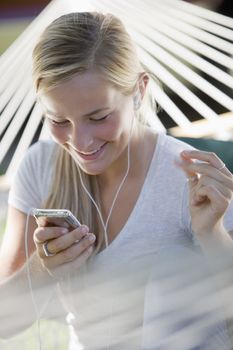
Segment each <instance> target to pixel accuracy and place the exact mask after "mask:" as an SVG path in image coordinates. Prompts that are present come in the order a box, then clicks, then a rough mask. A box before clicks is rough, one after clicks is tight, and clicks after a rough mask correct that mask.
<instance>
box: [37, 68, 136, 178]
mask: <svg viewBox="0 0 233 350" xmlns="http://www.w3.org/2000/svg"><path fill="white" fill-rule="evenodd" d="M40 101H41V103H42V106H43V109H44V113H45V117H46V120H47V122H48V125H49V128H50V131H51V134H52V136H53V138H54V140H55V141H56V142H57V143H59V144H60V145H63V146H64V147H65V148H66V149H68V150H69V152H70V153H71V155H72V157H73V158H74V159H75V161H76V162H78V164H79V166H80V167H81V168H82V170H83V171H84V172H86V173H87V174H90V175H99V174H103V173H104V172H105V171H107V170H108V169H110V168H111V169H115V170H116V171H118V170H119V169H121V166H122V162H124V160H125V155H126V149H127V145H128V142H129V137H130V131H131V127H132V120H133V118H134V109H133V99H132V95H130V96H125V95H123V94H122V93H121V92H120V91H119V90H117V89H115V88H114V87H113V86H112V85H111V84H109V83H108V82H107V81H106V80H105V79H103V77H102V76H101V75H100V74H98V73H93V72H86V73H83V74H79V75H76V76H74V77H73V78H72V79H70V80H68V81H67V82H64V83H61V84H60V85H59V86H58V87H55V88H53V89H52V90H50V91H49V92H46V93H44V94H43V93H42V94H41V95H40ZM124 164H125V163H124Z"/></svg>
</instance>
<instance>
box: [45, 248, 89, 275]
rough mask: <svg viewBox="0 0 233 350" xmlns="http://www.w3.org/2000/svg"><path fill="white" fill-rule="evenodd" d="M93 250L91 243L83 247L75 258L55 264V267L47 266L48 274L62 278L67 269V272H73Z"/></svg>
mask: <svg viewBox="0 0 233 350" xmlns="http://www.w3.org/2000/svg"><path fill="white" fill-rule="evenodd" d="M93 251H94V246H93V245H91V246H90V247H89V248H87V249H85V250H84V251H83V252H82V253H81V254H80V255H79V256H78V257H77V258H76V259H75V260H73V261H71V262H68V263H66V264H64V265H63V266H55V267H47V266H45V267H46V268H47V270H48V272H49V274H50V275H52V276H53V277H55V278H58V279H60V278H63V277H64V275H67V270H68V271H69V272H72V271H74V272H75V273H76V272H77V270H78V269H79V268H80V267H82V266H83V265H84V264H85V262H86V261H87V259H88V258H90V256H91V255H92V253H93Z"/></svg>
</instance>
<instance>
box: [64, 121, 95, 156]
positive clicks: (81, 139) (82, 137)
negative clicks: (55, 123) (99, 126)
mask: <svg viewBox="0 0 233 350" xmlns="http://www.w3.org/2000/svg"><path fill="white" fill-rule="evenodd" d="M68 138H69V143H70V144H71V145H72V146H73V147H74V148H75V149H76V150H78V151H88V150H90V147H91V145H92V143H93V135H92V130H91V127H90V126H89V125H87V124H85V123H82V122H79V123H75V124H73V125H72V128H71V130H70V133H69V135H68Z"/></svg>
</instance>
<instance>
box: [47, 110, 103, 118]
mask: <svg viewBox="0 0 233 350" xmlns="http://www.w3.org/2000/svg"><path fill="white" fill-rule="evenodd" d="M107 109H109V107H103V108H98V109H95V110H94V111H92V112H90V113H87V114H84V116H83V117H91V116H92V115H95V114H97V113H99V112H102V111H105V110H107ZM45 114H49V115H51V116H54V117H56V118H64V117H62V116H59V115H56V114H54V113H52V112H50V111H49V110H47V111H45Z"/></svg>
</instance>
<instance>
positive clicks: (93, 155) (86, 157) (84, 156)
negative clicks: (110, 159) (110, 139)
mask: <svg viewBox="0 0 233 350" xmlns="http://www.w3.org/2000/svg"><path fill="white" fill-rule="evenodd" d="M106 144H107V142H106V143H104V144H103V145H102V146H100V147H99V148H98V149H97V150H94V151H92V152H86V153H85V152H80V151H77V150H76V149H75V151H76V152H77V154H78V155H79V157H81V158H82V159H84V160H95V159H97V158H98V157H99V156H100V154H101V153H102V151H103V150H104V146H105V145H106Z"/></svg>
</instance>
